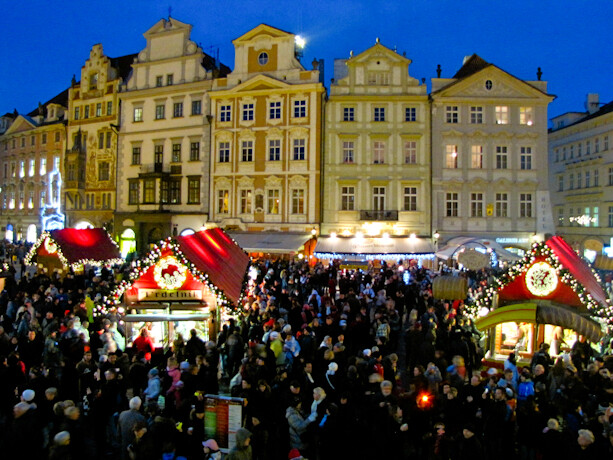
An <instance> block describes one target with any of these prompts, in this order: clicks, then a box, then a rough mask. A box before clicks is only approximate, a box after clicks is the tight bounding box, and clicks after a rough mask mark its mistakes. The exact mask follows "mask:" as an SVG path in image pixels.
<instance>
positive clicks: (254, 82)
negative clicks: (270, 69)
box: [234, 75, 291, 92]
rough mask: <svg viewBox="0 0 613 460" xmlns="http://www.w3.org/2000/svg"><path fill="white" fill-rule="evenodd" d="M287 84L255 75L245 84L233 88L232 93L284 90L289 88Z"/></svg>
mask: <svg viewBox="0 0 613 460" xmlns="http://www.w3.org/2000/svg"><path fill="white" fill-rule="evenodd" d="M290 86H291V85H288V84H287V83H284V82H282V81H280V80H276V79H274V78H271V77H269V76H267V75H257V76H255V77H253V78H251V79H249V80H247V81H246V82H243V83H241V84H240V85H238V86H237V87H236V88H234V92H242V91H261V90H266V91H269V90H271V89H285V88H288V87H290Z"/></svg>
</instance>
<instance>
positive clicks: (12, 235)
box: [0, 90, 68, 243]
mask: <svg viewBox="0 0 613 460" xmlns="http://www.w3.org/2000/svg"><path fill="white" fill-rule="evenodd" d="M67 105H68V91H67V90H66V91H63V92H62V93H60V94H58V95H57V96H56V97H54V98H53V99H51V100H50V101H48V102H46V103H45V104H40V105H39V107H38V108H37V109H35V110H34V111H32V112H30V113H29V114H27V115H19V114H12V115H13V116H12V117H6V116H5V117H3V118H5V119H11V123H6V128H5V130H4V133H2V134H1V135H0V158H1V165H2V166H1V167H2V170H1V185H0V190H1V192H0V203H1V206H2V213H1V216H0V229H1V231H0V234H1V235H2V236H3V237H4V238H5V239H7V240H9V241H27V242H30V243H33V242H35V241H36V239H37V238H38V236H40V234H41V233H42V232H43V231H45V230H51V229H55V228H63V227H64V215H63V214H62V207H61V189H62V177H61V167H62V165H61V160H62V156H63V151H64V148H65V140H66V122H65V115H66V113H65V112H66V107H67Z"/></svg>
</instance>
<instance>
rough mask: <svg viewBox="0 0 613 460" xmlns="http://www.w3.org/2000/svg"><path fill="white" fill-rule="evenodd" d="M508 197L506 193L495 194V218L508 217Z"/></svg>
mask: <svg viewBox="0 0 613 460" xmlns="http://www.w3.org/2000/svg"><path fill="white" fill-rule="evenodd" d="M508 209H509V197H508V195H507V194H506V193H496V217H509V214H508Z"/></svg>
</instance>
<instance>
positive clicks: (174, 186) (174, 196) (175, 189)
mask: <svg viewBox="0 0 613 460" xmlns="http://www.w3.org/2000/svg"><path fill="white" fill-rule="evenodd" d="M170 204H181V178H178V179H172V180H171V181H170Z"/></svg>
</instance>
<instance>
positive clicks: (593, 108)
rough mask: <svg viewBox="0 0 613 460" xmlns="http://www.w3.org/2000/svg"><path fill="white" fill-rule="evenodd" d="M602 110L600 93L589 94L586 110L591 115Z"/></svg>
mask: <svg viewBox="0 0 613 460" xmlns="http://www.w3.org/2000/svg"><path fill="white" fill-rule="evenodd" d="M599 108H600V96H599V95H598V93H589V94H588V95H587V100H586V101H585V110H587V111H588V113H589V114H590V115H591V114H592V113H595V112H598V109H599Z"/></svg>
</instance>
